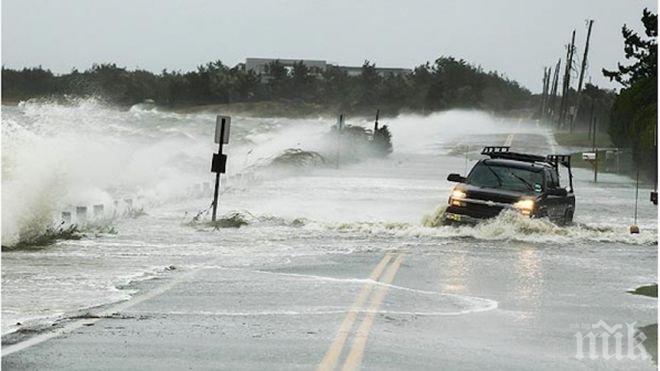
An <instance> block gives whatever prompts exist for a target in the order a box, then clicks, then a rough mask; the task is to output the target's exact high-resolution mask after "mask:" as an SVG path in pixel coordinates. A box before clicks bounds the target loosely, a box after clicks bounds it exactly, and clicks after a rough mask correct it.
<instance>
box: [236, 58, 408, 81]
mask: <svg viewBox="0 0 660 371" xmlns="http://www.w3.org/2000/svg"><path fill="white" fill-rule="evenodd" d="M275 61H278V62H279V63H281V64H282V65H283V66H284V67H286V68H289V69H290V68H293V65H294V64H296V63H300V62H302V64H303V65H305V66H306V67H308V68H310V69H311V70H316V71H318V72H322V71H325V70H326V69H327V68H328V67H335V68H338V69H339V70H341V71H344V72H346V74H348V75H349V76H359V75H360V74H362V66H358V67H352V66H339V65H333V64H330V63H328V62H326V61H323V60H316V59H278V58H246V59H245V70H246V71H253V72H255V73H257V74H261V75H267V72H266V66H267V65H268V64H269V63H273V62H275ZM411 72H412V70H411V69H409V68H382V67H376V73H378V74H379V75H380V76H382V77H385V76H390V75H394V76H397V75H405V74H409V73H411ZM264 77H266V76H264ZM264 80H267V78H265V79H264Z"/></svg>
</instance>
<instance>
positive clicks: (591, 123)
mask: <svg viewBox="0 0 660 371" xmlns="http://www.w3.org/2000/svg"><path fill="white" fill-rule="evenodd" d="M593 123H594V101H593V99H592V100H591V115H589V135H587V138H590V139H591V130H592V129H591V127H592V126H593ZM592 149H593V148H592Z"/></svg>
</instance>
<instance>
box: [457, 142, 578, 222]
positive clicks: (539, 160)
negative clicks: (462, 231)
mask: <svg viewBox="0 0 660 371" xmlns="http://www.w3.org/2000/svg"><path fill="white" fill-rule="evenodd" d="M481 154H482V155H486V156H488V157H489V158H487V159H483V160H480V161H479V162H477V164H476V165H474V167H473V168H472V170H471V171H470V174H469V175H468V176H467V177H462V176H460V175H458V174H449V176H448V177H447V180H449V181H451V182H458V183H459V184H458V185H456V187H455V188H454V190H453V191H452V193H451V195H450V196H449V206H448V207H447V210H446V211H445V221H446V222H448V223H456V222H458V223H476V222H478V221H479V220H481V219H486V218H492V217H495V216H497V215H499V214H500V212H502V210H506V209H511V210H515V211H518V212H520V213H521V214H523V215H526V216H529V217H531V218H544V217H547V218H549V219H550V220H551V221H552V222H554V223H556V224H559V225H566V224H569V223H571V222H572V221H573V213H574V212H575V195H574V194H573V174H572V172H571V157H570V155H548V156H545V157H543V156H537V155H529V154H523V153H515V152H510V151H509V147H485V148H484V149H483V151H482V152H481ZM560 165H562V166H565V167H566V168H567V169H568V178H569V190H566V188H564V187H561V186H560V184H559V171H558V170H559V166H560Z"/></svg>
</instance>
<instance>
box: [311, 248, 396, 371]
mask: <svg viewBox="0 0 660 371" xmlns="http://www.w3.org/2000/svg"><path fill="white" fill-rule="evenodd" d="M391 259H392V254H386V255H385V256H384V257H383V259H382V260H381V261H380V263H378V265H377V266H376V268H374V270H373V271H372V272H371V275H370V276H369V279H370V280H372V281H378V278H379V277H380V275H381V274H382V273H383V270H385V266H387V264H388V263H389V262H390V260H391ZM374 284H375V282H367V283H365V284H364V286H362V289H361V290H360V293H359V294H358V297H357V299H355V302H354V303H353V306H352V307H351V310H350V311H349V312H348V313H347V314H346V317H345V318H344V320H343V321H342V323H341V325H340V326H339V331H338V332H337V335H336V336H335V340H334V341H333V342H332V344H331V345H330V348H329V349H328V351H327V352H326V353H325V356H324V357H323V359H322V360H321V363H320V364H319V366H318V367H317V370H319V371H321V370H324V371H326V370H327V371H330V370H333V369H334V368H335V365H336V364H337V360H338V358H339V355H340V354H341V350H342V349H343V348H344V343H346V339H347V338H348V334H349V333H350V331H351V328H352V327H353V323H355V319H356V318H357V315H358V313H359V310H360V309H361V308H362V306H363V305H364V303H365V301H366V300H367V298H368V297H369V294H371V290H372V289H373V286H374Z"/></svg>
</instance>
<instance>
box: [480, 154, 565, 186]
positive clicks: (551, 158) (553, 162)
mask: <svg viewBox="0 0 660 371" xmlns="http://www.w3.org/2000/svg"><path fill="white" fill-rule="evenodd" d="M509 149H510V147H509V146H486V147H484V149H483V150H482V151H481V154H482V155H485V156H489V157H490V158H492V159H496V158H501V159H506V160H515V161H523V162H532V163H533V162H541V163H545V164H549V165H550V166H552V167H554V168H555V170H557V172H559V165H562V166H564V167H566V168H567V169H568V181H569V186H570V191H571V192H573V171H572V169H571V155H547V156H545V157H543V156H539V155H530V154H527V153H516V152H510V151H509Z"/></svg>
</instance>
